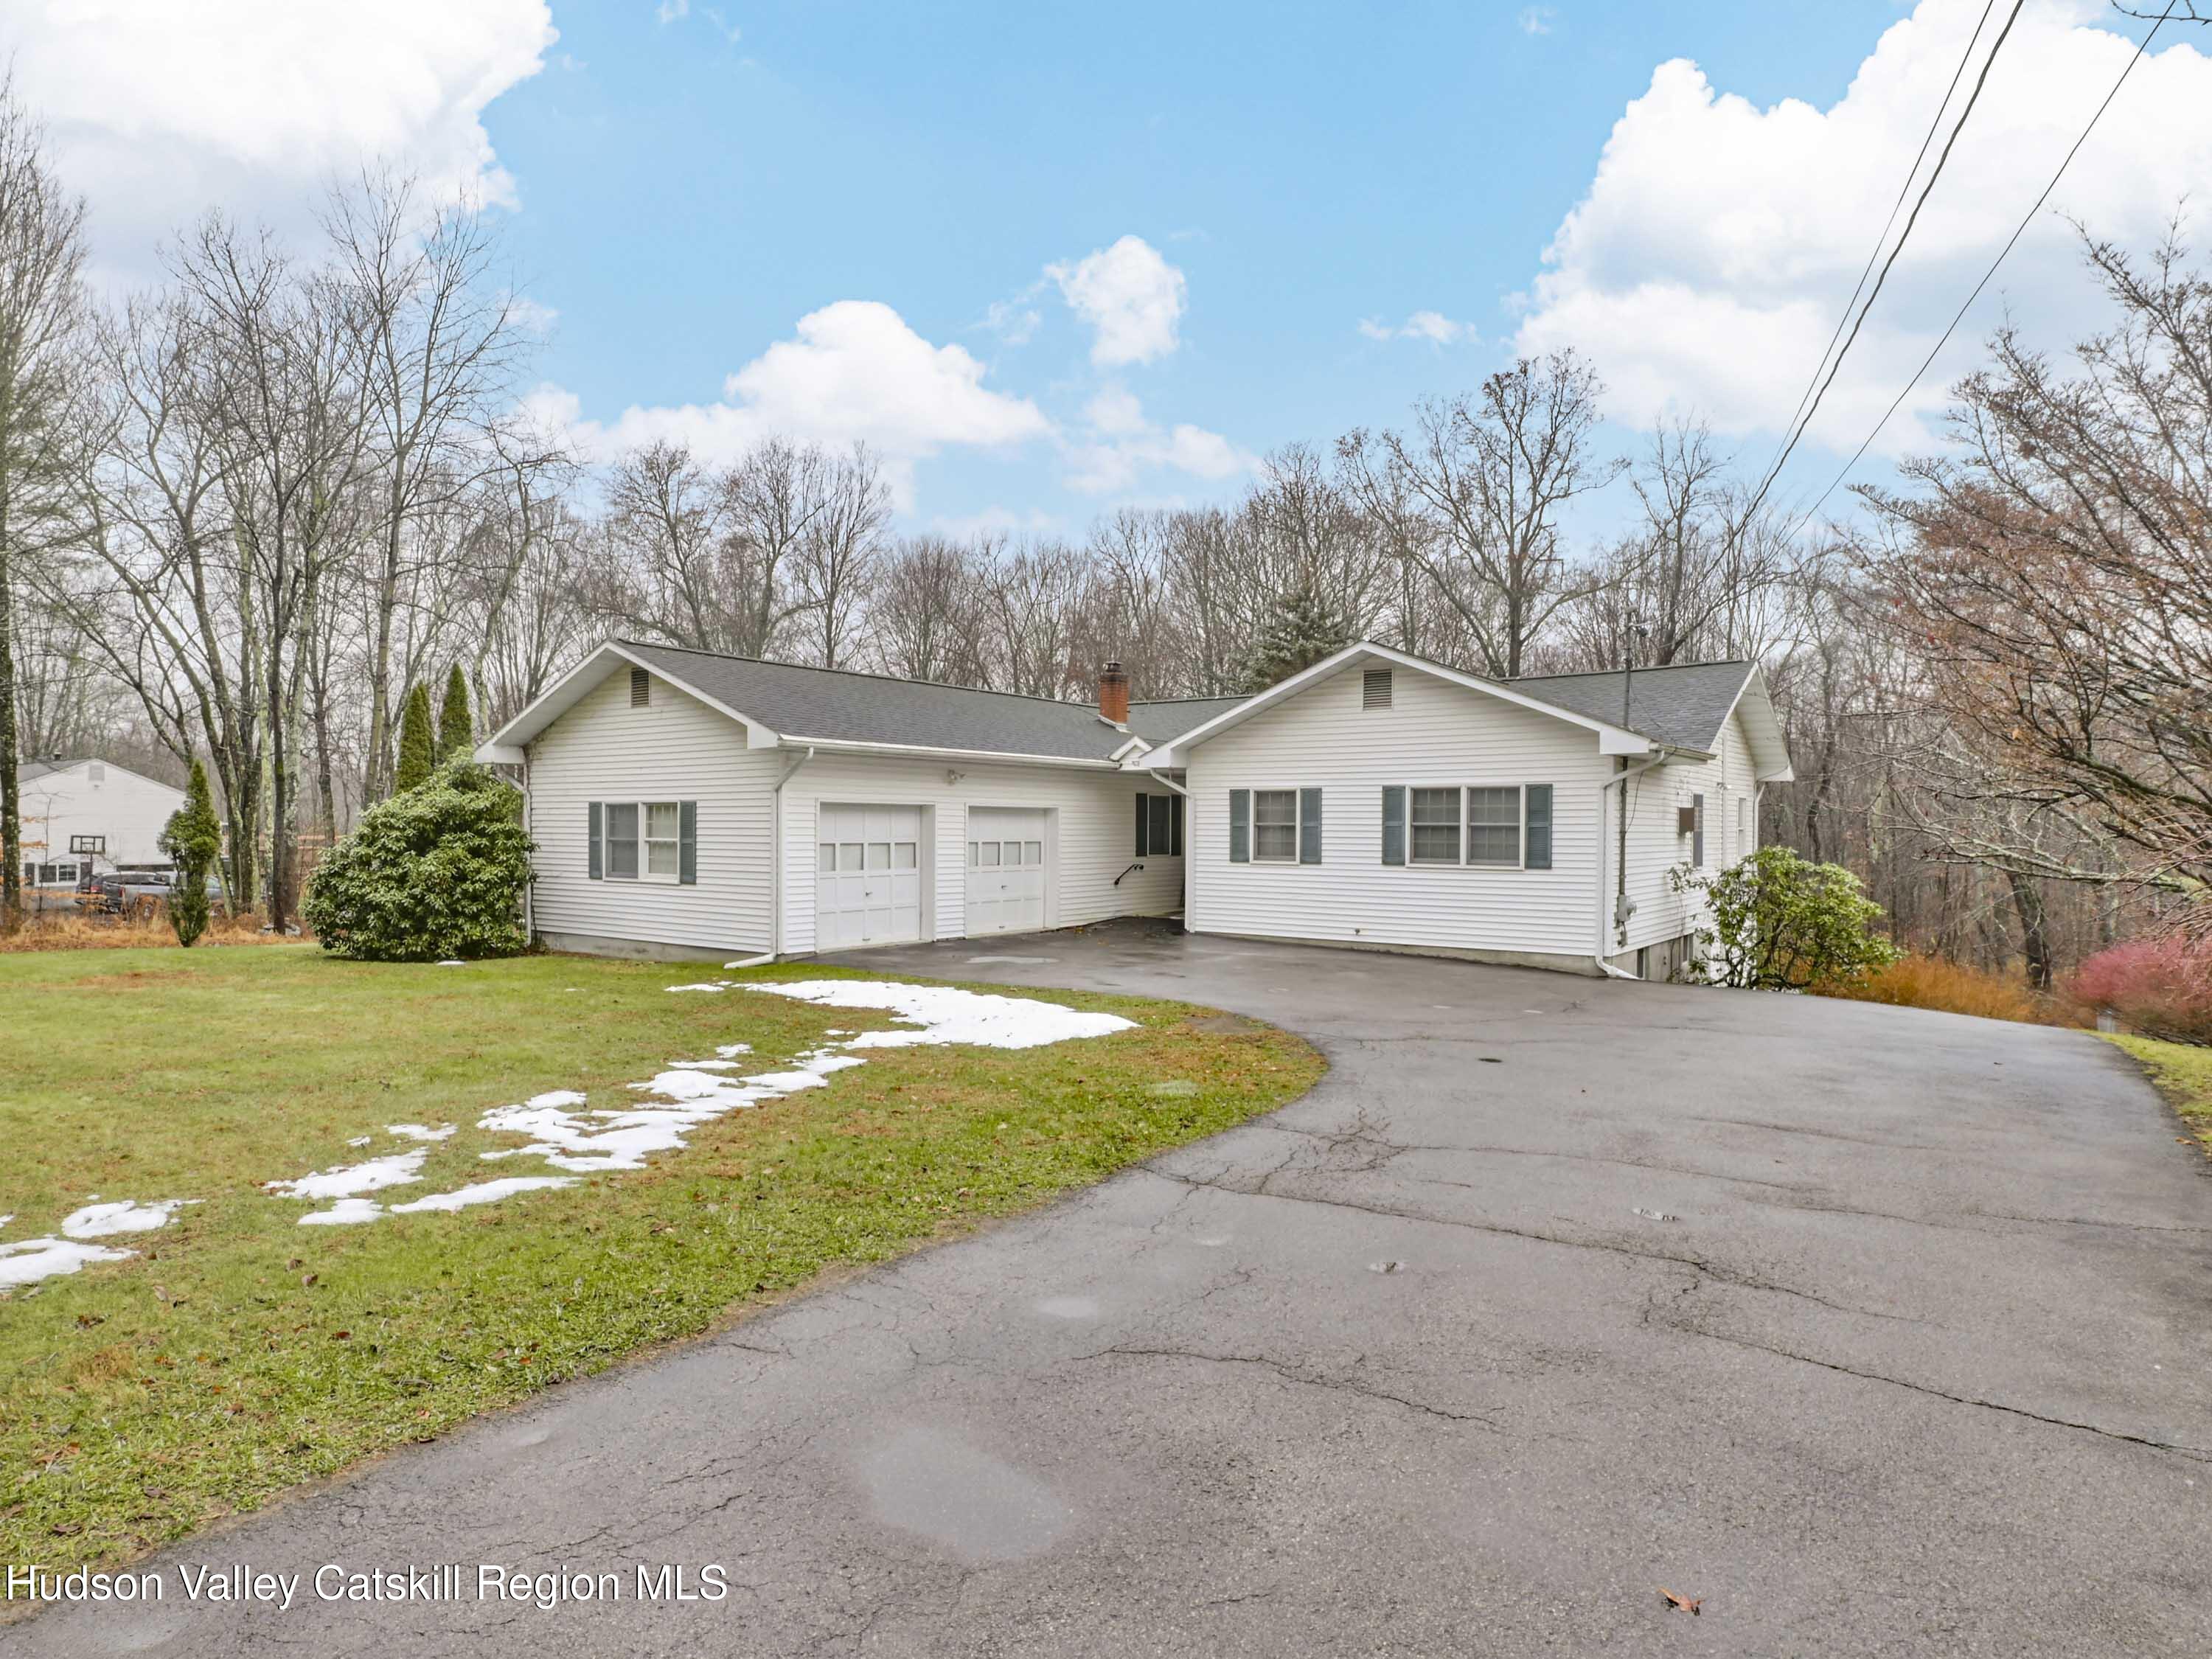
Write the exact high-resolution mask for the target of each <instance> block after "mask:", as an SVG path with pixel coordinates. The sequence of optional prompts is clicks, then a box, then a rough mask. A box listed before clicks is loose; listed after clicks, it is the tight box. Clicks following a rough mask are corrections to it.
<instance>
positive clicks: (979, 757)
mask: <svg viewBox="0 0 2212 1659" xmlns="http://www.w3.org/2000/svg"><path fill="white" fill-rule="evenodd" d="M779 746H780V747H781V748H785V749H818V750H821V751H822V752H823V753H824V754H830V755H844V754H849V755H895V756H906V757H912V758H915V759H917V760H962V761H968V762H970V763H975V764H978V765H983V764H991V763H996V764H999V765H1003V766H1072V767H1075V768H1077V769H1079V770H1083V771H1086V772H1117V771H1119V770H1121V768H1120V766H1119V765H1118V764H1117V763H1115V762H1113V761H1110V760H1085V759H1084V758H1083V757H1080V756H1076V755H1027V754H1022V753H1019V752H1018V751H1016V750H1011V749H939V748H936V747H933V746H931V745H928V744H913V743H869V742H866V741H864V740H862V739H860V738H801V737H787V738H783V739H781V744H779Z"/></svg>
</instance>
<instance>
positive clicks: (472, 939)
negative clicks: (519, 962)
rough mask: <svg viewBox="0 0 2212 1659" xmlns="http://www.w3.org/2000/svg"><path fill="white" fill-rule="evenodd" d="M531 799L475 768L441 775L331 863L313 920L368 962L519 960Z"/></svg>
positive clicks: (322, 869) (399, 798)
mask: <svg viewBox="0 0 2212 1659" xmlns="http://www.w3.org/2000/svg"><path fill="white" fill-rule="evenodd" d="M519 795H520V791H519V790H517V789H516V788H515V787H513V785H511V784H508V783H505V782H502V781H501V780H500V778H499V777H498V776H497V775H495V774H494V773H493V772H492V771H491V770H490V769H489V768H487V767H482V766H478V765H477V764H476V763H474V762H471V761H456V762H454V763H453V764H451V765H449V766H441V767H440V768H438V769H437V770H435V772H433V773H431V774H430V776H429V778H428V781H425V782H423V783H421V784H418V785H417V786H416V787H414V788H412V789H408V790H403V791H402V792H401V793H398V794H397V795H394V796H393V797H392V799H390V800H387V801H380V802H378V803H377V804H376V805H374V806H372V807H370V808H369V809H368V811H366V812H363V813H362V815H361V823H359V824H358V825H357V826H356V828H355V829H354V832H353V833H352V834H351V835H349V836H346V837H345V838H344V839H343V841H341V842H338V844H337V846H335V847H333V848H331V850H330V851H329V852H328V853H326V854H324V855H323V860H322V862H321V863H319V864H318V865H317V866H315V876H314V880H313V883H311V884H309V886H308V888H307V902H306V903H304V904H303V905H301V908H300V914H301V916H302V917H303V918H304V919H305V920H306V921H307V925H308V926H309V927H313V929H314V930H315V937H316V938H318V939H320V940H321V941H322V945H323V948H324V949H325V951H330V952H331V953H332V954H333V955H336V956H341V957H355V958H356V959H358V960H361V961H365V962H447V961H454V960H463V961H473V960H475V959H476V958H477V957H511V956H513V955H515V954H516V953H517V952H519V951H522V950H524V949H525V948H526V947H527V946H528V945H529V943H530V941H529V939H528V937H527V935H526V934H525V933H524V932H523V928H522V892H523V889H524V888H525V887H526V885H527V884H528V883H529V881H530V853H531V842H530V837H529V836H528V835H527V834H526V832H525V831H524V829H523V828H522V825H521V823H520V822H519V821H518V815H517V813H516V811H515V802H516V799H517V798H518V797H519Z"/></svg>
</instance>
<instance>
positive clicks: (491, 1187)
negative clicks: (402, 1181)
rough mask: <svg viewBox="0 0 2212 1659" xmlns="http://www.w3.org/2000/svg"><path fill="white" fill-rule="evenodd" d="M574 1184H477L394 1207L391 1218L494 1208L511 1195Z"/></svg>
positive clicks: (560, 1180)
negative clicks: (477, 1206) (478, 1206)
mask: <svg viewBox="0 0 2212 1659" xmlns="http://www.w3.org/2000/svg"><path fill="white" fill-rule="evenodd" d="M575 1184H576V1183H575V1182H574V1181H573V1180H572V1179H570V1178H569V1177H568V1176H507V1178H506V1179H505V1180H503V1181H478V1182H473V1183H471V1185H469V1186H466V1187H456V1188H454V1189H453V1191H452V1192H450V1193H432V1194H430V1195H429V1196H428V1197H427V1198H418V1199H416V1200H414V1201H413V1202H412V1203H410V1204H395V1205H393V1206H392V1211H391V1212H392V1214H393V1215H412V1214H414V1213H416V1212H417V1211H422V1210H460V1209H465V1208H467V1207H468V1206H470V1205H471V1204H496V1203H497V1202H499V1200H501V1199H502V1198H506V1197H507V1196H508V1195H510V1194H514V1193H534V1192H536V1191H538V1189H539V1188H544V1187H573V1186H574V1185H575Z"/></svg>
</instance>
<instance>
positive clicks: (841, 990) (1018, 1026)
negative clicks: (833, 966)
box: [745, 979, 1137, 1048]
mask: <svg viewBox="0 0 2212 1659" xmlns="http://www.w3.org/2000/svg"><path fill="white" fill-rule="evenodd" d="M745 988H746V989H747V990H750V991H757V992H760V993H762V994H764V995H768V996H777V997H793V998H796V999H797V1000H799V1001H801V1002H811V1003H816V1004H818V1005H819V1006H823V1007H825V1008H878V1009H884V1010H887V1011H889V1012H890V1014H891V1016H892V1018H895V1019H896V1020H898V1021H900V1022H901V1023H902V1024H908V1025H913V1026H915V1027H917V1028H919V1029H917V1030H911V1031H863V1032H861V1033H860V1036H856V1037H854V1039H853V1040H852V1041H851V1042H848V1043H847V1044H846V1045H845V1046H846V1047H847V1048H909V1047H912V1046H914V1045H915V1044H918V1043H939V1042H961V1043H972V1044H975V1046H976V1047H978V1048H1042V1047H1043V1046H1044V1045H1045V1044H1046V1043H1048V1042H1067V1041H1068V1040H1070V1039H1071V1038H1074V1037H1094V1036H1109V1035H1110V1034H1112V1033H1113V1032H1115V1031H1127V1030H1134V1029H1135V1026H1136V1024H1137V1022H1136V1021H1134V1020H1133V1019H1124V1018H1121V1015H1119V1014H1093V1013H1084V1012H1079V1011H1078V1010H1076V1009H1073V1008H1064V1007H1062V1006H1060V1004H1058V1003H1056V1002H1039V1001H1036V1000H1034V999H1032V998H1030V997H1002V996H994V995H992V994H988V993H986V992H981V991H963V990H961V989H959V988H958V987H957V986H951V985H900V984H895V983H893V982H891V981H888V980H867V979H806V980H798V981H793V982H791V983H789V984H785V985H750V986H747V987H745Z"/></svg>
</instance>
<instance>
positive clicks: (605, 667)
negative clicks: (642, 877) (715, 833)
mask: <svg viewBox="0 0 2212 1659" xmlns="http://www.w3.org/2000/svg"><path fill="white" fill-rule="evenodd" d="M623 665H635V666H636V667H641V668H643V669H645V670H647V671H648V672H650V673H653V674H655V675H658V676H659V677H660V678H663V679H665V680H666V681H667V682H669V683H670V684H673V685H676V686H678V687H680V688H681V689H682V690H685V691H687V692H689V693H690V695H692V696H696V697H697V698H698V699H699V700H700V701H701V702H704V703H706V704H707V705H708V707H709V708H714V709H716V710H717V711H719V712H720V713H721V714H726V715H728V716H729V717H730V718H731V719H732V720H736V721H738V722H739V723H740V724H741V725H743V726H744V727H745V730H746V738H747V741H748V743H750V744H752V745H753V746H755V747H763V746H769V747H772V746H774V745H775V744H829V745H833V746H835V745H848V746H852V747H859V748H870V749H889V750H914V751H921V752H925V753H936V754H958V755H1003V756H1005V757H1007V758H1009V759H1030V760H1042V761H1048V762H1052V763H1058V764H1064V765H1085V766H1100V767H1108V766H1114V765H1115V764H1117V762H1116V759H1115V757H1116V756H1117V755H1118V754H1119V753H1120V752H1121V751H1123V750H1128V749H1130V748H1131V747H1132V746H1133V740H1134V746H1135V747H1136V748H1139V749H1141V748H1143V747H1145V746H1146V745H1148V744H1155V743H1159V742H1163V741H1164V740H1165V739H1167V738H1170V737H1172V736H1173V735H1175V733H1176V732H1181V731H1186V730H1188V728H1189V726H1191V725H1192V724H1193V723H1194V721H1195V720H1206V719H1210V718H1212V716H1213V715H1214V714H1218V713H1219V712H1220V711H1221V710H1223V709H1225V708H1230V707H1232V706H1233V705H1234V704H1236V703H1237V702H1241V701H1242V699H1241V698H1234V697H1229V698H1222V697H1214V698H1204V699H1196V700H1192V701H1188V702H1134V703H1132V704H1131V705H1130V706H1129V719H1128V722H1127V725H1126V726H1116V725H1115V724H1113V723H1112V722H1110V721H1109V720H1104V719H1103V718H1102V717H1101V716H1100V714H1099V713H1098V711H1097V709H1096V708H1093V707H1091V705H1090V704H1088V703H1078V702H1060V701H1059V700H1057V699H1055V698H1051V697H1034V696H1024V695H1023V694H1020V693H1018V692H1012V691H985V690H976V689H975V688H974V687H970V686H961V685H943V684H937V683H935V682H933V681H928V680H905V679H898V678H893V677H891V676H889V675H884V674H871V673H863V672H860V671H854V670H851V669H842V668H810V667H807V666H805V665H802V664H798V663H780V662H768V661H764V660H762V659H758V658H753V657H732V656H725V655H722V654H720V653H715V652H711V651H693V650H689V649H686V648H684V647H679V646H669V645H653V644H647V643H646V642H644V641H637V640H612V641H608V642H607V644H605V645H604V646H602V647H600V648H599V650H598V651H597V652H594V653H592V656H590V657H589V658H586V659H585V660H584V661H583V662H582V663H580V664H579V665H577V667H576V668H575V669H574V670H572V671H570V673H569V674H568V675H567V676H565V677H564V678H562V681H561V682H560V683H559V684H556V685H555V686H554V687H553V688H552V689H551V690H549V691H547V692H546V693H545V695H544V696H541V697H540V698H539V699H538V701H537V702H534V703H532V705H531V706H530V707H529V708H526V709H525V710H524V711H523V712H522V713H521V714H519V715H517V716H516V717H515V718H514V719H513V720H510V721H509V722H508V723H507V726H505V727H503V728H502V729H501V730H500V731H499V732H496V733H495V734H494V735H493V737H492V738H490V740H489V742H487V743H485V744H483V746H482V747H481V748H480V749H479V750H477V756H478V758H480V759H483V760H494V761H510V760H519V759H520V757H521V745H523V744H527V743H530V742H531V741H532V740H533V739H534V738H537V737H538V734H539V733H540V732H543V731H544V729H545V728H546V727H547V726H550V725H551V724H552V723H553V722H554V721H555V720H558V719H559V718H560V717H561V716H562V714H566V713H568V710H569V709H571V708H574V707H575V705H576V704H577V703H578V702H581V701H582V700H583V698H584V697H585V696H586V695H588V694H589V693H590V692H591V691H592V690H593V689H594V688H596V687H597V686H599V684H602V683H603V682H604V681H605V679H606V678H607V677H608V676H609V675H611V674H612V673H614V672H616V671H617V670H618V669H619V668H621V667H622V666H623Z"/></svg>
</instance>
